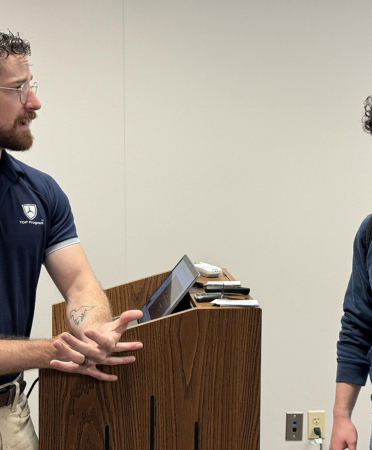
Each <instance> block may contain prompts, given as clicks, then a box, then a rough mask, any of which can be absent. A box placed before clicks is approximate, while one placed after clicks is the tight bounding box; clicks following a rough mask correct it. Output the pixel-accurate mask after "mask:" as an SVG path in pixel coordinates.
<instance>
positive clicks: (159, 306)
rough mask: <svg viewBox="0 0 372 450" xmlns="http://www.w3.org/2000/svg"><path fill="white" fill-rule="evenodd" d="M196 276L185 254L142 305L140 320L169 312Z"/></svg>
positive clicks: (156, 317) (144, 320)
mask: <svg viewBox="0 0 372 450" xmlns="http://www.w3.org/2000/svg"><path fill="white" fill-rule="evenodd" d="M198 277H199V273H198V271H197V270H196V269H195V267H194V265H193V263H192V262H191V261H190V259H189V258H188V257H187V256H186V255H185V256H184V257H183V258H182V259H181V261H180V262H179V263H178V264H177V265H176V267H175V268H174V269H173V270H172V272H171V273H170V274H169V275H168V276H167V278H166V279H165V280H164V281H163V283H162V284H161V285H160V286H159V287H158V288H157V289H156V291H155V292H154V293H153V294H152V295H151V297H150V298H149V299H148V300H147V302H146V303H145V305H144V306H143V308H142V312H143V318H142V320H141V322H147V321H149V320H153V319H158V318H159V317H163V316H166V315H168V314H169V313H171V312H172V311H173V309H174V308H175V307H176V306H177V304H178V303H179V302H180V300H181V299H182V297H183V296H184V295H185V294H186V293H187V292H188V291H189V289H190V287H191V286H192V285H193V284H194V282H195V280H196V279H197V278H198Z"/></svg>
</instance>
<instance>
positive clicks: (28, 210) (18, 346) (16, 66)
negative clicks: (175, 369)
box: [0, 32, 142, 450]
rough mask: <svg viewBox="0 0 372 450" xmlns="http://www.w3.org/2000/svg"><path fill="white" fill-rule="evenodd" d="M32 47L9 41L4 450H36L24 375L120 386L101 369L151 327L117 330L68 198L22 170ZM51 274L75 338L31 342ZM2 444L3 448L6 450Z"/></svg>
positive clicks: (1, 293)
mask: <svg viewBox="0 0 372 450" xmlns="http://www.w3.org/2000/svg"><path fill="white" fill-rule="evenodd" d="M30 53H31V51H30V45H29V43H28V42H27V41H24V40H22V39H21V38H20V37H19V35H13V34H12V33H11V32H9V33H0V308H1V309H0V312H1V313H0V448H2V449H4V450H6V449H10V448H11V449H13V450H26V449H27V450H35V449H37V448H38V440H37V437H36V435H35V431H34V428H33V425H32V422H31V419H30V417H29V410H28V405H27V399H26V396H25V393H24V389H25V382H24V381H23V371H24V370H28V369H34V368H54V369H56V370H61V371H66V372H73V373H79V374H84V375H89V376H92V377H95V378H98V379H99V380H103V381H115V380H116V376H115V375H109V374H106V373H104V372H102V371H99V370H98V369H97V367H96V365H97V364H101V365H102V364H103V365H117V364H126V363H130V362H133V361H134V359H135V358H134V357H132V356H130V357H128V356H124V357H115V356H111V354H112V353H114V354H115V353H118V352H123V351H128V350H135V349H139V348H141V347H142V344H141V343H139V342H131V343H130V342H122V343H119V339H120V337H121V334H122V333H123V332H124V331H125V330H126V327H127V324H128V323H129V322H130V321H132V320H134V319H138V318H140V317H141V315H142V313H141V312H140V311H127V312H125V313H123V314H122V315H121V316H120V318H119V319H118V320H117V321H115V322H113V321H112V316H111V311H110V306H109V303H108V300H107V298H106V296H105V295H104V293H103V292H102V290H101V288H100V286H99V284H98V282H97V281H96V279H95V277H94V275H93V273H92V271H91V269H90V266H89V263H88V261H87V258H86V256H85V253H84V251H83V249H82V247H81V245H80V243H79V239H78V236H77V233H76V228H75V225H74V220H73V216H72V212H71V209H70V205H69V202H68V199H67V197H66V195H65V194H64V193H63V191H62V190H61V189H60V187H59V186H58V185H57V183H56V182H55V181H54V180H53V179H52V178H51V177H50V176H48V175H46V174H44V173H42V172H40V171H38V170H36V169H33V168H31V167H29V166H27V165H26V164H24V163H22V162H20V161H17V160H16V159H15V158H14V157H13V156H11V155H10V154H9V153H8V150H14V151H24V150H27V149H29V148H30V147H31V145H32V142H33V137H32V134H31V132H30V123H31V121H32V120H34V119H35V118H36V111H37V110H39V109H40V108H41V104H40V102H39V100H38V98H37V96H36V92H37V84H36V83H35V82H33V81H32V78H33V77H32V74H31V71H30V66H29V62H28V56H29V55H30ZM42 264H44V265H45V267H46V269H47V271H48V272H49V274H50V276H51V277H52V279H53V281H54V282H55V284H56V285H57V287H58V289H59V290H60V292H61V293H62V295H63V297H64V298H65V300H66V302H67V320H68V322H69V325H70V328H71V333H63V334H62V335H61V336H59V337H58V338H57V339H54V340H53V339H44V340H30V339H28V338H29V335H30V332H31V326H32V320H33V314H34V305H35V297H36V287H37V282H38V278H39V274H40V269H41V265H42ZM1 444H2V445H1Z"/></svg>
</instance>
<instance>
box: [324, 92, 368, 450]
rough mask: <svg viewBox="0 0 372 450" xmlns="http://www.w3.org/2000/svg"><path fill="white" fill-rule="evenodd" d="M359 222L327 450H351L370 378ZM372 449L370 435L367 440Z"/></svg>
mask: <svg viewBox="0 0 372 450" xmlns="http://www.w3.org/2000/svg"><path fill="white" fill-rule="evenodd" d="M371 111H372V97H368V98H367V100H366V102H365V117H364V129H365V131H367V132H368V133H371V134H372V119H371ZM369 218H370V216H368V217H367V218H366V219H364V221H363V222H362V224H361V226H360V228H359V230H358V232H357V234H356V237H355V241H354V254H353V266H352V273H351V277H350V281H349V285H348V288H347V291H346V294H345V300H344V315H343V317H342V319H341V325H342V329H341V332H340V340H339V341H338V343H337V377H336V381H337V385H336V399H335V404H334V409H333V430H332V436H331V442H330V450H344V449H347V448H348V449H349V450H355V449H356V445H357V437H358V436H357V430H356V428H355V426H354V424H353V423H352V421H351V414H352V411H353V408H354V406H355V403H356V400H357V398H358V394H359V391H360V388H361V387H362V386H364V385H365V383H366V381H367V377H368V374H369V375H370V377H371V358H372V288H371V280H372V250H371V249H370V248H367V244H366V229H367V224H368V220H369ZM370 450H372V438H371V443H370Z"/></svg>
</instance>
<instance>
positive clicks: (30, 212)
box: [22, 205, 37, 220]
mask: <svg viewBox="0 0 372 450" xmlns="http://www.w3.org/2000/svg"><path fill="white" fill-rule="evenodd" d="M22 208H23V212H24V213H25V216H26V217H27V219H29V220H33V219H35V217H36V216H37V206H36V205H22Z"/></svg>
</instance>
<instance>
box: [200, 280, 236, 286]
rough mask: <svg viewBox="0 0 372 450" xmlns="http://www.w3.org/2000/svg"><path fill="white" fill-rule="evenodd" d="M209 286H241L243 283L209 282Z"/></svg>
mask: <svg viewBox="0 0 372 450" xmlns="http://www.w3.org/2000/svg"><path fill="white" fill-rule="evenodd" d="M207 285H212V286H222V285H224V286H241V285H242V282H241V281H208V282H207Z"/></svg>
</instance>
